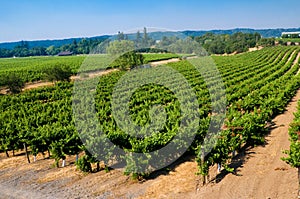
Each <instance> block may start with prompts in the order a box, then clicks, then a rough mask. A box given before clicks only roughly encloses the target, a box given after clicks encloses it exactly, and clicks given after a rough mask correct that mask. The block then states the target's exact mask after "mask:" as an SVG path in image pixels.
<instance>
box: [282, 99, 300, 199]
mask: <svg viewBox="0 0 300 199" xmlns="http://www.w3.org/2000/svg"><path fill="white" fill-rule="evenodd" d="M294 116H295V118H294V120H293V122H292V123H291V124H290V128H289V135H290V141H291V145H290V149H289V150H287V151H284V153H285V154H287V155H288V156H287V157H285V158H282V159H283V160H284V161H286V162H287V163H288V164H290V165H291V166H292V167H295V168H297V169H298V198H300V101H298V111H297V112H296V113H294Z"/></svg>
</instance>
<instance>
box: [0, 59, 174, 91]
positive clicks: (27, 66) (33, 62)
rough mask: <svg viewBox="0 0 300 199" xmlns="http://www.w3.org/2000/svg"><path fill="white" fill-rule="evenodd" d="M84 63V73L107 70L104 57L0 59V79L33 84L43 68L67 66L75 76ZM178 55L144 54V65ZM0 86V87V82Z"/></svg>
mask: <svg viewBox="0 0 300 199" xmlns="http://www.w3.org/2000/svg"><path fill="white" fill-rule="evenodd" d="M87 57H88V59H87V62H86V63H85V70H86V71H94V70H97V69H103V68H107V67H108V66H104V67H103V66H102V65H101V63H103V62H107V60H108V59H107V58H106V57H107V56H106V55H89V56H84V55H81V56H70V57H58V56H48V57H25V58H2V59H0V77H1V76H5V75H8V74H11V73H14V74H18V75H19V76H21V77H22V79H23V80H24V81H25V82H34V81H38V80H42V79H43V76H44V75H43V70H44V69H45V68H49V67H53V66H56V65H59V66H69V67H70V68H71V70H72V72H73V74H76V72H77V71H78V69H79V67H80V66H81V65H82V63H84V61H85V60H86V58H87ZM177 57H179V55H176V54H171V53H161V54H144V58H145V63H148V62H151V61H160V60H165V59H170V58H177ZM0 86H2V84H1V82H0Z"/></svg>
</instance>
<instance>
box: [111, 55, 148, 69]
mask: <svg viewBox="0 0 300 199" xmlns="http://www.w3.org/2000/svg"><path fill="white" fill-rule="evenodd" d="M142 64H144V56H143V55H142V54H140V53H135V52H133V51H131V52H127V53H124V54H123V55H121V56H120V57H118V58H117V59H116V60H115V61H114V62H113V63H112V67H117V68H121V69H122V70H127V69H130V68H134V67H136V66H139V65H142Z"/></svg>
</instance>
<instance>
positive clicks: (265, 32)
mask: <svg viewBox="0 0 300 199" xmlns="http://www.w3.org/2000/svg"><path fill="white" fill-rule="evenodd" d="M298 31H300V28H278V29H250V28H236V29H230V30H199V31H198V30H195V31H194V30H185V31H178V32H172V31H169V32H150V33H149V36H150V37H151V38H153V39H155V40H160V39H161V38H162V37H163V36H177V37H183V36H184V35H186V36H201V35H204V34H205V33H208V32H212V33H214V34H234V33H237V32H243V33H254V32H258V33H260V34H261V35H262V36H263V37H280V36H281V33H282V32H298ZM109 37H110V35H102V36H96V37H90V38H88V39H106V38H109ZM128 37H129V39H134V38H135V34H130V35H129V36H128ZM82 39H83V38H69V39H57V40H39V41H27V42H28V45H29V47H30V48H33V47H37V46H39V47H46V48H47V47H49V46H56V47H59V46H62V45H65V44H71V43H72V42H73V41H74V40H76V41H77V42H78V41H80V40H82ZM20 44H21V41H19V42H6V43H0V48H6V49H13V48H14V47H15V46H17V45H20Z"/></svg>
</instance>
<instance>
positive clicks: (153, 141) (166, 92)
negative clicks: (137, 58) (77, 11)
mask: <svg viewBox="0 0 300 199" xmlns="http://www.w3.org/2000/svg"><path fill="white" fill-rule="evenodd" d="M299 53H300V47H296V46H293V47H286V46H278V47H270V48H264V49H263V50H260V51H255V52H251V53H244V54H239V55H235V56H212V59H213V60H214V62H215V63H216V66H217V68H218V71H219V72H220V75H221V77H222V80H223V82H224V86H225V91H226V100H225V99H224V97H225V96H222V94H218V93H214V94H213V96H210V94H211V92H210V91H211V90H218V89H219V86H220V85H218V83H219V80H218V79H217V78H216V77H215V76H214V75H215V74H216V73H217V71H215V70H214V69H212V68H210V66H209V65H206V63H207V59H208V58H207V57H200V58H196V59H191V60H189V61H187V60H182V61H179V62H176V63H169V64H167V66H168V67H166V66H158V67H155V68H153V69H151V70H148V69H145V71H144V73H145V75H146V77H147V76H148V77H149V78H150V79H154V80H155V81H154V82H158V83H147V82H146V83H145V84H144V85H143V86H141V87H140V88H138V89H136V90H134V89H135V88H134V85H135V82H127V85H126V87H124V86H123V87H121V89H119V90H118V93H119V100H120V102H124V101H126V99H127V98H129V104H128V106H129V115H130V116H131V119H132V121H131V123H132V125H133V126H142V127H143V126H147V125H149V124H150V126H151V124H152V121H153V120H157V121H165V123H163V124H160V125H158V127H156V126H155V127H153V129H155V130H154V131H153V132H148V131H147V130H148V129H149V128H144V129H143V128H142V129H140V131H136V130H135V129H134V128H133V127H132V126H130V125H129V126H128V127H120V126H119V125H117V122H116V119H115V118H114V117H113V116H112V115H114V113H113V112H114V110H120V112H119V113H118V117H119V118H121V119H122V118H123V119H124V120H126V119H127V118H126V117H125V116H126V113H127V112H126V110H123V109H122V108H123V107H121V106H120V107H118V106H117V107H112V106H111V104H112V101H113V96H112V95H113V92H114V89H115V87H116V85H117V84H118V81H120V79H122V77H123V76H124V75H125V74H126V72H124V71H116V72H112V73H109V74H107V75H105V76H103V77H101V78H100V81H99V82H98V83H97V88H96V90H95V91H91V90H90V88H89V89H85V90H84V91H82V92H86V93H85V94H86V95H88V94H89V93H90V92H92V94H93V96H95V97H94V100H95V107H91V108H92V109H95V110H96V115H97V118H98V122H99V124H100V125H101V131H102V132H104V133H105V138H103V136H100V135H99V132H98V131H93V132H91V128H90V126H89V125H90V124H89V123H88V122H86V120H85V119H84V118H86V117H88V118H89V117H93V115H82V117H80V116H79V117H77V118H76V117H74V115H73V111H74V110H73V109H74V107H75V108H77V109H78V110H79V111H80V110H84V109H88V108H89V107H84V106H83V107H82V106H81V104H80V103H75V105H74V100H77V99H76V98H75V99H74V96H73V88H74V84H76V83H74V82H58V83H56V84H55V86H53V87H46V88H38V89H34V90H29V91H25V92H23V93H20V94H16V95H1V96H0V106H1V107H2V108H1V110H0V151H2V152H4V153H6V155H7V157H9V153H8V152H9V151H12V152H13V154H14V153H15V151H19V150H24V151H25V153H26V155H27V157H28V158H27V159H28V162H30V158H29V156H34V161H36V156H37V155H38V154H39V153H42V155H43V156H44V157H50V158H53V159H55V162H56V165H57V166H59V162H60V160H63V163H62V164H63V165H62V166H65V164H66V161H68V160H67V157H68V156H69V155H76V156H77V157H76V161H77V163H76V164H77V165H78V167H79V168H80V169H81V170H83V171H86V172H91V171H92V167H91V163H96V164H97V166H98V168H97V170H99V169H100V168H99V163H100V162H104V165H105V169H108V167H109V166H112V165H113V164H115V163H116V162H117V163H120V162H122V163H124V165H125V166H124V168H125V174H132V176H133V177H140V176H143V177H147V176H148V175H149V174H150V173H151V171H152V169H153V168H156V167H159V166H158V165H157V162H153V161H151V160H152V159H151V158H153V159H155V157H156V156H157V157H158V156H161V154H159V153H158V154H155V153H151V152H153V151H156V150H158V149H161V148H162V147H164V146H165V145H167V144H168V143H171V142H172V141H175V142H176V144H175V145H174V147H175V148H174V152H173V153H171V154H170V156H176V155H177V152H178V151H180V150H181V149H182V148H183V147H184V146H186V145H189V143H188V141H187V140H186V139H185V138H186V137H185V136H194V139H193V141H192V143H190V146H189V148H188V150H187V153H189V154H194V155H195V156H196V161H197V164H198V168H199V172H198V173H199V174H200V175H202V176H203V183H204V184H205V183H207V176H208V175H209V169H210V167H212V166H213V165H215V164H217V165H218V167H219V169H220V170H221V168H224V169H225V170H226V171H228V172H235V171H234V169H233V168H230V167H229V162H230V160H231V159H232V158H233V157H234V156H235V155H236V154H238V153H239V152H240V151H242V150H243V149H244V148H245V147H247V146H256V145H260V144H263V143H264V137H265V135H266V133H267V126H268V125H267V124H268V123H269V122H270V121H271V120H272V118H274V117H275V116H276V115H278V114H280V113H282V112H283V111H284V110H285V107H286V105H287V104H288V102H289V101H290V100H291V99H292V97H293V96H294V95H295V92H296V91H297V90H298V89H299V87H300V75H299V73H298V72H299V69H300V65H299V63H300V62H299V60H298V58H299V57H298V55H299ZM145 57H146V60H147V61H148V62H149V61H155V60H164V59H169V58H174V57H176V56H175V55H174V54H161V55H158V54H155V55H151V54H149V55H145ZM84 58H85V56H76V57H63V58H60V57H57V58H53V57H43V58H18V59H2V60H0V74H6V73H11V72H14V73H18V74H20V75H21V76H22V78H23V79H24V80H25V81H26V82H31V81H37V80H40V79H42V73H41V71H42V69H43V68H44V67H47V66H49V65H53V64H63V65H68V66H70V67H71V68H72V70H73V72H74V74H75V73H76V72H77V70H78V69H79V67H80V65H81V64H82V63H83V61H84ZM96 58H97V60H98V61H99V57H95V60H96ZM104 59H105V58H104ZM100 60H101V59H100ZM92 63H96V62H92ZM193 65H201V66H203V67H204V69H203V71H205V72H204V73H200V72H199V71H198V70H196V69H195V67H194V66H193ZM88 67H90V68H89V70H95V68H96V66H95V65H94V64H91V65H90V66H88ZM168 68H171V69H172V70H175V71H177V72H178V73H180V74H181V75H182V76H178V75H177V76H176V75H173V74H172V73H169V70H168ZM149 71H150V72H151V73H150V72H149ZM130 73H132V74H133V75H134V73H135V71H132V72H130ZM203 76H205V78H204V77H203ZM182 78H184V80H183V79H182ZM161 80H164V82H166V85H170V87H171V88H170V87H167V86H163V85H162V84H160V81H161ZM87 81H93V80H87ZM135 81H136V80H135ZM140 81H144V80H143V78H142V77H140ZM185 81H186V84H188V85H189V87H190V88H189V87H187V86H185V84H184V85H182V82H185ZM0 86H1V85H0ZM188 89H191V91H192V92H193V93H195V99H196V101H197V104H198V105H199V106H198V107H193V103H192V102H193V99H194V98H193V96H191V97H189V98H188V99H187V100H186V101H181V100H180V99H179V98H177V97H176V94H178V95H186V90H188ZM133 91H134V92H133ZM130 92H133V93H132V94H133V95H132V96H131V97H130V96H129V97H128V93H130ZM83 94H84V93H83ZM81 100H82V99H81ZM84 100H89V99H88V98H84ZM183 104H184V107H183ZM223 104H224V106H225V108H226V118H225V121H224V124H223V125H222V126H218V125H216V126H215V128H219V129H218V130H220V134H219V135H218V139H217V142H216V144H215V145H214V146H213V148H212V149H211V150H209V151H205V149H204V147H205V146H203V145H202V144H203V141H204V139H205V136H206V134H207V131H208V129H209V125H210V121H211V120H212V117H213V116H214V115H215V114H216V113H215V112H213V111H212V107H222V105H223ZM157 105H159V108H158V109H154V110H153V109H152V107H155V106H157ZM191 110H194V111H191ZM151 111H154V112H151ZM155 111H156V112H155ZM157 111H158V112H157ZM160 112H162V113H160ZM77 115H78V114H77ZM190 115H192V116H195V115H197V116H199V120H198V121H197V124H193V123H192V121H193V117H192V116H190ZM296 116H297V115H296ZM298 119H299V118H298ZM220 121H222V120H221V119H220ZM218 122H219V121H216V123H218ZM131 123H130V124H131ZM298 123H299V122H298ZM298 123H297V120H296V121H295V124H298ZM181 124H182V125H181ZM295 126H296V125H294V127H293V128H296V127H295ZM78 127H79V128H78ZM195 127H197V129H196V128H195ZM298 128H299V127H297V129H298ZM124 129H126V131H124ZM78 131H79V132H78ZM291 131H293V132H297V131H298V130H291ZM128 132H132V134H131V133H130V134H128ZM182 132H184V133H182ZM186 134H187V135H186ZM290 134H291V137H292V140H295V139H296V138H295V136H296V135H295V133H290ZM79 135H80V136H79ZM82 135H88V137H84V138H83V137H82ZM107 138H108V139H109V140H110V141H111V142H112V143H113V144H114V146H106V145H102V144H105V140H106V139H107ZM81 139H83V140H84V143H85V144H84V145H83V143H82V140H81ZM297 144H298V143H297V142H295V144H292V146H293V147H294V148H296V147H297ZM99 145H100V146H102V148H104V149H105V150H103V151H102V150H101V151H99ZM104 146H105V147H104ZM116 146H117V147H118V148H120V149H122V150H123V152H122V153H115V151H116ZM87 149H88V150H87ZM298 149H299V147H298V148H297V150H298ZM295 150H296V149H295ZM82 152H84V154H85V155H83V156H81V157H78V155H79V154H82ZM297 152H298V153H299V150H298V151H297ZM133 153H145V154H147V155H148V156H153V157H150V158H149V159H147V158H146V159H139V158H141V157H140V156H138V157H136V158H137V159H135V157H134V156H132V155H130V154H133ZM178 153H179V152H178ZM95 154H96V155H95ZM204 154H205V155H204ZM296 156H297V155H296ZM169 159H170V157H166V158H164V159H163V160H164V161H165V162H164V161H162V162H160V163H159V165H164V164H168V163H169V162H168V161H169ZM141 160H143V161H141ZM298 162H299V161H298ZM140 170H143V171H144V170H146V171H149V172H142V173H141V172H140Z"/></svg>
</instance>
